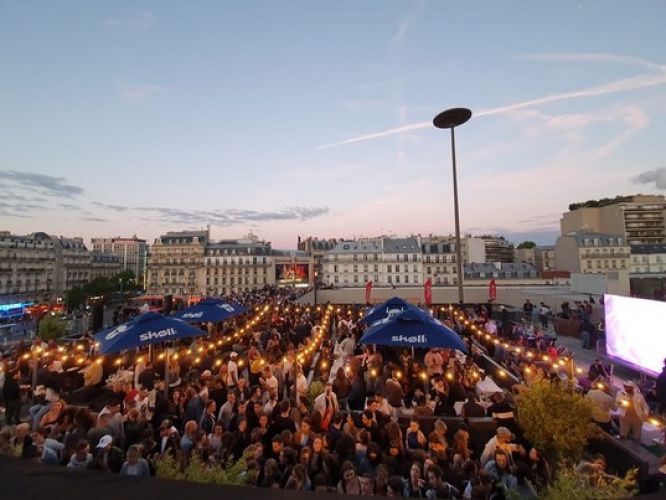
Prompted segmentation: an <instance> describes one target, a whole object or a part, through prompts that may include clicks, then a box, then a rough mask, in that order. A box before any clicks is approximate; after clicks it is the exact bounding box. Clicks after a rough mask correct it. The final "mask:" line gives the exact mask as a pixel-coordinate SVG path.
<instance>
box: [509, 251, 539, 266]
mask: <svg viewBox="0 0 666 500" xmlns="http://www.w3.org/2000/svg"><path fill="white" fill-rule="evenodd" d="M513 261H514V262H516V263H518V264H520V263H524V264H531V265H532V266H534V265H536V247H534V248H514V249H513Z"/></svg>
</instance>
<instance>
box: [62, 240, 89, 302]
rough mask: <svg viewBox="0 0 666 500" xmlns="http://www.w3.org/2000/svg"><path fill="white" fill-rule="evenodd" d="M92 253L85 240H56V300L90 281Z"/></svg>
mask: <svg viewBox="0 0 666 500" xmlns="http://www.w3.org/2000/svg"><path fill="white" fill-rule="evenodd" d="M90 263H91V260H90V252H89V251H88V248H87V247H86V246H85V244H84V243H83V238H63V237H62V236H61V237H59V238H56V239H55V279H54V292H55V294H56V300H58V298H62V297H63V296H64V294H65V292H66V291H68V290H71V289H72V288H74V287H81V286H83V285H85V284H86V283H88V282H89V281H90Z"/></svg>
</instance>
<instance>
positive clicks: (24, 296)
mask: <svg viewBox="0 0 666 500" xmlns="http://www.w3.org/2000/svg"><path fill="white" fill-rule="evenodd" d="M55 264H56V261H55V240H54V239H53V238H52V237H51V236H49V235H48V234H46V233H41V232H39V233H33V234H30V235H27V236H18V235H12V234H10V233H9V232H8V231H2V232H0V304H9V303H14V302H37V303H42V302H49V301H50V300H52V297H53V293H54V287H55V283H54V280H55Z"/></svg>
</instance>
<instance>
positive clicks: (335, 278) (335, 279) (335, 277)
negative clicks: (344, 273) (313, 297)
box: [333, 274, 338, 283]
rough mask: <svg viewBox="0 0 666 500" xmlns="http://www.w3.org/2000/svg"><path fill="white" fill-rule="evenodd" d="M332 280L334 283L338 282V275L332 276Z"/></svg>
mask: <svg viewBox="0 0 666 500" xmlns="http://www.w3.org/2000/svg"><path fill="white" fill-rule="evenodd" d="M333 281H335V282H336V283H337V282H338V275H337V274H336V275H335V276H334V278H333Z"/></svg>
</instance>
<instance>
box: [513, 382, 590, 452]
mask: <svg viewBox="0 0 666 500" xmlns="http://www.w3.org/2000/svg"><path fill="white" fill-rule="evenodd" d="M516 404H517V410H518V411H517V413H518V415H517V418H518V424H519V425H520V426H521V427H522V429H523V431H524V432H525V437H526V438H527V439H528V440H530V441H531V442H532V443H534V447H535V448H537V449H540V450H541V452H542V453H543V454H544V455H545V456H546V457H548V458H549V459H550V460H551V461H552V462H553V463H556V462H558V461H560V460H562V459H572V460H575V459H578V458H579V457H580V456H581V455H582V453H583V450H584V448H585V446H586V445H587V442H588V440H589V439H590V438H591V437H592V435H593V434H594V433H595V426H594V424H593V423H592V407H591V405H590V402H589V401H587V400H586V399H585V398H584V397H583V396H581V395H580V394H575V393H572V392H571V390H570V389H567V388H566V387H565V386H563V385H561V384H558V383H551V382H550V381H548V380H542V381H540V382H536V383H535V384H534V385H532V386H531V387H529V388H528V389H527V390H526V391H525V392H523V393H521V394H520V397H519V398H517V401H516Z"/></svg>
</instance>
